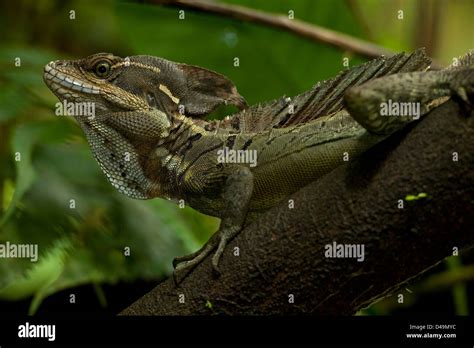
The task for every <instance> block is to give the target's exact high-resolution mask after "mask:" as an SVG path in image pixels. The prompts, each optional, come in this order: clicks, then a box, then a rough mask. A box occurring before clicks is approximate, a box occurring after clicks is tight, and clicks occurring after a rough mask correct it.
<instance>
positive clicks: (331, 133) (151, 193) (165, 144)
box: [43, 49, 474, 276]
mask: <svg viewBox="0 0 474 348" xmlns="http://www.w3.org/2000/svg"><path fill="white" fill-rule="evenodd" d="M430 61H431V60H430V58H428V56H427V55H426V54H425V52H424V49H418V50H416V51H414V52H413V53H411V54H406V53H399V54H396V55H394V56H391V57H388V58H387V57H383V56H381V57H379V58H376V59H373V60H371V61H369V62H367V63H364V64H361V65H359V66H356V67H353V68H351V69H346V70H343V71H341V72H340V73H339V74H338V75H337V76H336V77H334V78H332V79H329V80H326V81H322V82H319V83H317V84H316V85H315V86H314V87H313V88H311V89H310V90H308V91H307V92H304V93H302V94H299V95H297V96H295V97H294V98H286V97H282V98H280V99H276V100H273V101H270V102H267V103H263V104H257V105H253V106H250V107H249V106H248V105H247V103H246V101H245V99H244V98H243V97H242V96H241V95H240V94H239V92H238V91H237V88H236V87H235V85H234V84H233V83H232V81H231V80H230V79H228V78H227V77H225V76H223V75H221V74H219V73H216V72H213V71H211V70H207V69H204V68H201V67H197V66H192V65H187V64H182V63H176V62H172V61H169V60H166V59H163V58H159V57H153V56H146V55H139V56H130V57H126V58H121V57H118V56H115V55H113V54H110V53H99V54H94V55H91V56H88V57H86V58H84V59H77V60H57V61H52V62H50V63H49V64H47V65H46V66H45V67H44V74H43V77H44V81H45V83H46V85H47V86H48V87H49V89H50V90H51V91H52V92H53V93H54V94H55V95H56V96H57V97H58V98H59V99H60V100H67V101H70V102H74V103H80V102H92V103H94V104H95V110H96V114H95V115H94V117H93V118H91V117H88V118H85V117H80V116H79V115H76V116H75V118H76V120H77V122H78V123H79V125H80V127H81V128H82V129H83V131H84V133H85V136H86V138H87V141H88V143H89V145H90V147H91V149H92V153H93V155H94V157H95V159H96V160H97V162H98V164H99V165H100V167H101V169H102V170H103V172H104V174H105V176H106V177H107V179H108V180H109V181H110V183H111V184H112V185H113V186H114V187H115V188H116V189H117V190H118V191H119V192H121V193H123V194H125V195H127V196H129V197H131V198H135V199H152V198H155V197H160V198H165V199H170V200H174V201H178V200H181V199H182V200H184V201H185V202H186V204H188V205H189V206H191V207H192V208H194V209H196V210H198V211H200V212H202V213H204V214H208V215H211V216H215V217H218V218H220V219H221V222H220V226H219V229H218V231H217V232H216V233H214V234H213V235H212V236H211V238H210V239H209V241H208V242H207V243H206V244H205V245H204V246H202V248H201V249H199V250H198V251H196V252H194V253H192V254H190V255H186V256H182V257H177V258H175V259H174V260H173V266H174V273H173V275H175V276H176V274H177V273H178V272H180V271H183V272H185V273H186V274H187V273H189V272H190V270H192V269H193V268H194V267H196V266H197V265H198V264H199V263H200V262H202V261H203V260H204V259H205V258H206V257H207V256H208V255H211V254H212V253H213V252H214V254H213V255H212V261H211V262H212V267H213V269H214V270H215V272H216V273H217V274H219V273H220V271H219V260H220V258H221V256H222V254H223V252H224V250H225V247H226V245H227V243H228V242H229V240H231V239H232V238H233V237H235V236H236V235H237V234H238V233H239V232H240V231H241V230H242V228H243V227H244V226H246V225H248V224H249V223H251V222H252V221H254V220H255V219H256V218H258V216H259V215H260V214H262V213H264V212H265V211H267V210H268V209H270V208H271V207H273V206H275V205H277V204H278V203H280V202H282V201H283V200H284V199H285V198H288V197H289V196H291V194H292V193H294V192H296V191H297V190H298V189H300V188H302V187H303V186H305V185H307V184H309V183H310V182H312V181H315V180H317V179H318V178H320V177H322V176H323V175H325V174H327V173H329V172H330V171H331V170H333V169H334V168H336V167H337V166H339V165H342V164H343V163H345V161H344V160H343V157H344V156H343V154H347V155H349V156H350V158H354V157H356V156H358V155H359V154H361V153H363V152H365V151H366V150H367V149H369V148H370V147H372V146H374V145H375V144H377V143H379V142H381V141H383V140H384V139H386V138H387V137H388V136H390V135H391V134H393V133H394V132H396V131H398V130H399V129H401V128H403V127H404V126H405V125H407V124H409V123H411V122H413V121H415V120H416V119H417V118H419V116H423V115H426V114H427V113H428V112H429V111H430V110H431V109H432V108H434V107H436V106H437V105H440V104H441V103H443V102H445V101H446V100H448V99H449V98H451V97H455V98H459V99H460V100H462V101H464V102H465V103H468V104H469V103H471V102H472V98H471V97H472V95H473V94H474V51H470V52H469V53H468V54H466V55H465V56H463V57H461V58H460V59H459V60H458V61H457V63H456V64H452V65H451V66H449V67H447V68H445V69H442V70H437V71H431V70H429V64H430ZM387 102H395V103H415V104H416V105H418V106H419V108H420V110H419V113H418V114H417V115H418V117H415V115H413V114H412V115H410V114H404V115H399V116H398V117H393V116H392V117H388V116H383V115H382V114H381V106H382V105H383V103H387ZM224 104H231V105H235V106H236V107H237V108H238V109H239V111H238V112H236V113H234V114H233V115H230V116H228V117H226V118H225V119H223V120H212V121H209V120H206V116H207V115H209V114H210V113H211V112H212V111H214V110H215V109H216V108H217V107H219V106H221V105H224ZM72 116H74V115H72ZM222 149H228V150H241V151H256V153H257V155H258V161H257V165H255V166H251V165H249V164H248V163H228V162H225V161H220V160H219V159H218V151H219V150H222Z"/></svg>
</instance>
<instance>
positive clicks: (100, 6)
mask: <svg viewBox="0 0 474 348" xmlns="http://www.w3.org/2000/svg"><path fill="white" fill-rule="evenodd" d="M226 3H232V4H238V5H243V6H247V7H250V8H255V9H259V10H263V11H265V12H271V13H277V14H282V15H285V16H287V15H288V14H289V13H290V12H289V11H293V14H294V16H295V18H296V19H299V20H303V21H306V22H309V23H312V24H316V25H319V26H322V27H325V28H329V29H332V30H336V31H339V32H341V33H345V34H347V35H350V36H353V37H356V38H360V39H363V40H367V41H369V42H372V43H376V44H378V45H380V46H383V47H385V48H387V49H390V50H393V51H412V50H414V49H415V48H417V47H426V48H427V52H428V55H430V56H432V57H434V58H435V59H436V61H437V62H438V63H439V64H440V65H448V64H450V63H452V60H453V58H454V57H457V56H459V55H462V54H463V53H465V52H467V51H468V49H470V48H474V29H473V28H474V27H473V25H472V14H473V13H474V1H471V0H454V1H448V0H417V1H413V0H412V1H410V0H405V1H403V0H337V1H330V0H318V1H314V0H295V1H276V0H274V1H264V0H257V1H250V0H235V1H226ZM179 11H180V9H179V8H178V7H169V6H168V7H164V6H160V5H154V4H148V3H146V2H145V3H143V2H142V1H137V2H134V1H100V2H99V1H59V0H58V1H54V0H39V1H33V0H16V1H15V2H12V1H1V2H0V33H1V40H0V243H6V241H9V242H10V243H17V244H22V243H27V244H30V243H37V244H38V245H39V253H40V257H39V260H38V262H36V263H32V262H30V261H29V260H25V259H14V258H10V259H0V315H6V314H8V313H10V314H11V313H21V314H25V313H30V314H33V313H36V314H46V313H53V312H71V313H76V314H80V313H87V312H91V311H93V312H96V313H104V314H115V313H117V312H118V311H120V310H121V309H123V308H125V307H126V306H127V305H128V304H130V303H131V302H133V301H134V300H135V299H137V298H139V297H140V296H141V295H143V294H145V293H146V292H147V291H149V290H151V288H153V287H154V286H155V285H156V284H157V283H158V282H159V281H161V280H163V279H165V278H166V277H168V276H169V275H170V272H171V271H172V267H171V261H172V259H173V258H174V257H176V256H179V255H184V254H187V253H189V252H191V251H193V250H195V249H197V248H199V247H200V245H202V244H203V243H204V242H205V241H206V240H207V239H208V238H209V236H210V234H211V233H213V232H214V231H215V230H216V229H217V226H218V220H217V219H215V218H211V217H208V216H205V215H202V214H199V213H197V212H196V211H193V210H192V209H190V208H184V209H180V208H179V207H178V206H176V205H174V204H173V203H171V202H168V201H165V200H160V199H155V200H151V201H139V200H132V199H129V198H127V197H125V196H122V195H121V194H119V193H118V192H117V191H116V190H115V189H114V188H113V187H112V186H111V185H110V184H109V183H108V182H107V180H106V179H105V176H104V175H103V174H102V172H101V170H100V169H99V166H98V165H97V163H96V162H95V160H94V159H93V157H92V154H91V152H90V150H89V147H88V145H87V142H86V141H85V138H84V135H83V134H82V131H81V130H80V128H79V127H78V125H77V124H76V123H75V121H74V120H73V119H72V118H70V117H57V116H55V114H54V110H55V103H56V102H57V101H58V100H57V99H56V97H55V96H54V95H53V94H52V93H51V92H50V91H49V90H48V89H47V87H46V86H45V84H44V83H43V79H42V72H43V66H44V65H45V64H46V63H48V62H49V61H51V60H57V59H77V58H82V57H84V56H87V55H89V54H93V53H97V52H112V53H114V54H116V55H119V56H130V55H136V54H148V55H155V56H159V57H163V58H166V59H169V60H173V61H177V62H183V63H187V64H193V65H199V66H203V67H205V68H208V69H211V70H215V71H217V72H220V73H222V74H224V75H226V76H228V77H229V78H230V79H231V80H233V81H234V83H235V84H236V86H237V87H238V89H239V92H240V93H241V94H242V95H243V96H244V97H245V98H246V99H247V101H248V102H249V104H254V103H258V102H263V101H267V100H271V99H275V98H278V97H281V96H283V95H287V96H293V95H296V94H298V93H301V92H303V91H305V90H307V89H309V88H310V87H311V86H312V85H314V84H315V83H316V82H317V81H318V80H322V79H327V78H330V77H333V76H334V75H336V74H337V73H338V72H339V71H340V70H342V69H345V68H347V66H344V65H343V62H344V58H347V59H349V60H348V62H349V67H351V66H354V65H357V64H360V63H362V62H364V61H366V60H367V57H362V56H358V55H357V54H353V53H351V52H346V51H344V50H341V49H338V48H336V47H332V46H329V45H327V44H326V43H322V42H320V43H318V42H312V41H309V40H307V39H305V38H302V37H299V36H297V35H295V34H292V33H288V32H285V31H282V30H279V29H276V28H270V27H267V26H264V25H259V24H253V23H247V22H243V21H239V20H235V19H231V18H226V17H222V16H215V15H211V14H207V13H203V12H194V11H192V10H188V9H185V10H184V18H182V17H183V16H182V15H183V13H182V12H181V13H180V12H179ZM400 11H401V12H400ZM180 17H181V18H180ZM235 58H238V59H239V66H235V65H234V61H235V60H234V59H235ZM232 111H233V110H229V109H221V110H220V111H219V112H218V113H217V117H222V116H223V115H224V114H226V113H229V112H232ZM128 251H129V254H128V253H127V252H128ZM420 252H423V251H422V250H421V249H420ZM395 262H396V260H395ZM473 264H474V256H473V253H471V254H470V255H469V254H466V255H463V256H461V257H451V258H448V259H446V260H445V261H443V262H440V263H439V264H438V265H437V266H436V267H434V268H432V269H431V270H429V271H428V272H426V273H425V274H423V275H422V276H421V277H419V278H418V279H416V280H413V281H411V282H409V283H408V284H407V285H406V286H403V287H402V288H400V289H399V291H398V292H397V293H396V294H394V295H392V296H390V297H388V298H385V299H383V300H382V301H379V302H377V303H375V304H373V305H372V306H370V307H369V308H367V309H365V310H363V311H361V312H360V313H359V314H361V315H367V314H369V315H386V314H397V315H403V314H408V313H414V312H423V313H425V312H439V313H451V314H463V315H468V314H469V313H472V311H473V310H474V296H473V294H474V282H473V279H474V269H473V267H474V266H472V265H473ZM399 294H403V298H404V299H403V303H399V297H398V296H397V295H399Z"/></svg>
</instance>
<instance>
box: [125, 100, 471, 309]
mask: <svg viewBox="0 0 474 348" xmlns="http://www.w3.org/2000/svg"><path fill="white" fill-rule="evenodd" d="M473 116H474V114H473V113H472V112H469V111H466V109H465V108H463V107H461V105H459V104H458V103H457V102H455V101H449V102H448V103H446V104H444V105H442V106H440V107H438V108H437V109H435V110H434V111H433V112H431V114H429V115H428V116H426V117H425V118H424V119H423V120H422V121H420V122H417V123H416V124H414V125H413V126H410V127H408V128H407V129H405V130H403V131H401V132H399V133H397V134H394V135H393V136H392V137H390V138H389V139H387V140H386V141H384V142H383V143H380V144H378V145H377V146H376V147H374V148H372V149H371V150H370V151H368V152H366V153H365V154H364V155H363V156H361V157H359V158H358V159H355V160H354V161H352V162H349V163H348V164H346V165H343V166H341V167H339V168H337V169H336V170H334V171H333V172H332V173H330V174H328V175H326V176H325V177H323V178H322V179H321V180H319V181H317V182H314V183H312V184H311V185H309V186H307V187H305V188H303V189H302V190H300V191H299V192H297V193H296V194H294V195H293V196H292V197H291V198H292V199H293V200H294V202H295V207H294V209H289V208H288V203H287V202H285V203H283V204H282V205H280V206H278V207H275V208H274V209H272V210H271V211H268V212H267V213H266V214H265V215H264V216H262V218H261V219H259V220H258V221H256V222H255V223H254V224H252V225H250V226H248V227H247V228H246V229H245V230H244V231H242V232H241V233H240V234H239V235H238V236H237V237H236V238H235V239H234V240H233V241H232V242H231V243H230V244H229V245H228V248H227V250H226V252H225V254H224V257H223V259H222V261H221V264H220V267H221V271H222V275H221V276H220V278H215V276H213V273H212V269H211V265H210V258H207V259H206V260H205V261H204V262H203V263H202V264H201V265H200V266H199V267H197V268H196V269H195V270H194V271H193V272H191V274H190V275H189V276H188V277H187V278H186V279H185V280H184V281H183V282H182V283H181V284H180V286H179V287H175V285H174V283H173V281H172V279H168V280H166V281H164V282H162V283H161V284H159V285H158V286H157V287H156V288H155V289H153V290H152V291H151V292H150V293H148V294H146V295H145V296H143V297H142V298H141V299H139V300H138V301H136V302H135V303H134V304H132V305H131V306H130V307H128V308H127V309H125V310H124V311H123V312H122V313H121V314H122V315H195V314H221V313H225V314H257V315H268V314H300V313H312V314H330V315H352V314H354V313H355V312H356V311H357V310H359V309H360V308H362V307H364V306H366V305H368V304H369V303H371V302H372V301H373V300H374V298H377V297H380V296H382V295H387V294H389V293H390V291H391V290H393V289H395V288H396V287H397V286H399V285H400V284H401V283H403V282H405V281H406V280H408V279H410V278H412V277H414V276H416V275H418V274H419V273H420V272H422V271H423V270H426V269H427V268H429V267H430V266H433V265H434V264H436V263H437V262H439V261H440V260H442V259H443V258H445V257H446V256H449V255H451V254H452V252H453V247H457V248H459V249H460V250H462V249H466V248H469V247H471V246H473V245H474V218H473V217H474V117H473ZM454 152H456V153H458V156H459V160H458V161H457V162H456V161H453V153H454ZM421 192H424V193H426V194H427V197H426V198H420V199H418V200H414V201H405V200H404V198H405V197H406V195H408V194H414V195H416V194H418V193H421ZM400 199H402V200H404V201H403V203H404V208H403V209H399V207H398V203H399V200H400ZM333 241H336V242H338V243H356V244H364V245H365V260H364V261H363V262H357V261H356V260H355V259H347V258H345V259H344V258H326V257H325V248H324V246H325V245H326V244H331V243H332V242H333ZM235 247H239V248H240V256H234V255H233V251H234V248H235ZM180 294H184V299H185V303H184V304H183V303H180V302H179V299H180V298H179V295H180ZM290 294H292V295H294V303H293V304H292V303H289V295H290ZM208 301H209V302H208ZM206 303H208V306H206ZM209 303H210V304H212V308H209Z"/></svg>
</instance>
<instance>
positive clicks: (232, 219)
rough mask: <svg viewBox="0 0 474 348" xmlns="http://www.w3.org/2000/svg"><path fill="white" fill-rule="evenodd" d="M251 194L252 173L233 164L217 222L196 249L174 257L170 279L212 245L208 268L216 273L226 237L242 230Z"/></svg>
mask: <svg viewBox="0 0 474 348" xmlns="http://www.w3.org/2000/svg"><path fill="white" fill-rule="evenodd" d="M252 193H253V175H252V172H251V171H250V169H249V168H247V167H237V168H236V169H235V170H234V171H233V172H232V173H231V174H230V175H229V176H228V177H227V179H226V181H225V186H224V190H223V194H222V198H223V200H224V204H225V208H224V211H223V213H222V215H221V224H220V226H219V229H218V230H217V232H216V233H215V234H214V235H213V236H212V237H211V239H210V240H209V241H208V242H207V243H206V244H205V245H204V246H203V247H202V248H201V249H200V250H198V251H197V252H195V253H192V254H190V255H186V256H182V257H177V258H175V259H174V261H173V266H174V267H175V270H174V274H173V276H174V278H175V280H176V276H177V272H181V271H184V270H188V273H189V271H191V270H192V269H194V268H195V267H196V266H197V265H198V264H199V263H201V261H203V260H204V259H205V258H206V257H207V256H208V255H209V254H210V253H211V252H212V251H214V250H215V249H216V248H217V250H216V252H215V253H214V255H213V257H212V267H213V269H214V271H215V272H216V273H217V274H219V273H220V271H219V260H220V258H221V256H222V254H223V252H224V250H225V247H226V245H227V243H228V242H229V240H231V239H232V238H234V237H235V236H236V235H237V234H238V233H239V232H240V230H241V229H242V227H243V225H244V222H245V218H246V215H247V211H248V206H249V202H250V199H251V197H252Z"/></svg>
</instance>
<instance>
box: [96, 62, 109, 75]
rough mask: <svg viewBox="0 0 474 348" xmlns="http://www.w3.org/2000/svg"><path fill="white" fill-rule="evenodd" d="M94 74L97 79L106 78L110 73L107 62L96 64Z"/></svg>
mask: <svg viewBox="0 0 474 348" xmlns="http://www.w3.org/2000/svg"><path fill="white" fill-rule="evenodd" d="M94 72H95V74H96V75H97V76H98V77H107V76H108V75H109V73H110V63H109V62H107V61H102V62H99V63H97V64H96V65H95V67H94Z"/></svg>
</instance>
